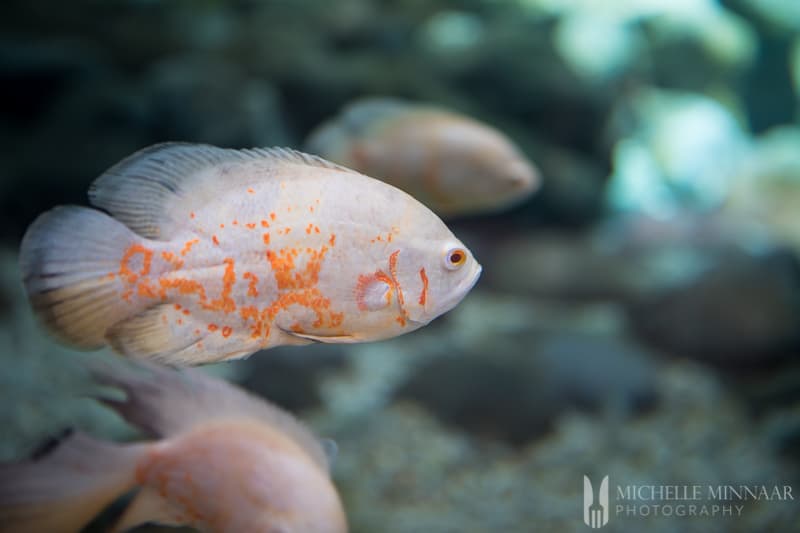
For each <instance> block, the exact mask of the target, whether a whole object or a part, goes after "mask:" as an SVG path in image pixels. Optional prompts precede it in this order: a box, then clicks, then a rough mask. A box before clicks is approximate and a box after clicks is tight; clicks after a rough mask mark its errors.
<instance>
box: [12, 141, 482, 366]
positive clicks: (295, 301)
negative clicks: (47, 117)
mask: <svg viewBox="0 0 800 533" xmlns="http://www.w3.org/2000/svg"><path fill="white" fill-rule="evenodd" d="M89 195H90V199H91V202H92V203H93V204H94V205H95V206H96V207H98V208H102V209H105V210H107V211H108V212H109V213H111V215H112V216H113V218H112V217H111V216H108V215H106V214H105V213H103V212H101V211H97V210H94V209H89V208H83V207H59V208H56V209H53V210H51V211H49V212H47V213H44V214H43V215H41V216H40V217H39V218H38V219H37V220H36V221H35V222H34V223H33V224H32V225H31V227H30V228H29V229H28V231H27V233H26V235H25V237H24V239H23V242H22V246H21V254H20V266H21V271H22V274H23V278H24V283H25V288H26V290H27V293H28V296H29V298H30V301H31V302H32V304H33V307H34V308H35V310H36V311H37V312H38V314H39V315H40V316H41V317H42V318H43V320H44V322H45V323H46V324H47V325H48V326H49V327H50V329H51V330H52V331H54V332H55V333H56V334H57V335H58V336H59V337H60V338H61V339H63V340H65V341H66V342H67V343H69V344H72V345H75V346H78V347H83V348H96V347H99V346H102V345H104V344H106V343H110V344H111V346H112V347H113V348H115V349H116V350H117V351H119V352H122V353H124V354H127V355H134V356H143V357H152V358H155V359H159V360H161V361H166V362H169V363H179V364H200V363H207V362H212V361H218V360H222V359H231V358H237V357H243V356H246V355H248V354H251V353H253V352H255V351H257V350H259V349H263V348H269V347H273V346H277V345H282V344H307V343H309V342H313V341H317V342H361V341H370V340H378V339H385V338H388V337H393V336H396V335H400V334H402V333H406V332H408V331H412V330H414V329H417V328H419V327H421V326H423V325H424V324H427V323H428V322H429V321H431V320H432V319H434V318H435V317H436V316H438V315H440V314H441V313H444V312H445V311H448V310H449V309H451V308H452V307H453V306H455V305H456V304H457V303H458V302H459V301H460V300H461V299H462V298H463V297H464V296H465V295H466V293H467V292H468V291H469V290H470V288H472V286H473V285H474V284H475V282H476V281H477V279H478V276H479V275H480V272H481V267H480V265H479V264H478V262H477V261H476V260H475V259H474V258H473V257H472V254H471V253H470V252H469V250H467V248H466V247H465V246H464V245H463V244H462V243H461V242H460V241H459V240H458V239H456V237H455V236H454V235H453V234H452V233H451V232H450V231H449V230H448V229H447V227H446V226H445V225H444V223H442V221H441V220H440V219H439V218H438V217H437V216H436V215H434V214H433V213H432V212H431V211H430V210H429V209H427V208H426V207H425V206H423V205H422V204H420V203H419V202H417V201H416V200H414V199H413V198H412V197H410V196H409V195H407V194H406V193H404V192H402V191H400V190H398V189H396V188H394V187H391V186H389V185H387V184H385V183H383V182H380V181H378V180H374V179H371V178H368V177H366V176H363V175H361V174H358V173H356V172H353V171H351V170H349V169H346V168H344V167H340V166H338V165H334V164H332V163H329V162H327V161H325V160H322V159H320V158H317V157H314V156H308V155H305V154H302V153H300V152H295V151H292V150H283V149H266V150H241V151H238V150H225V149H221V148H215V147H213V146H208V145H189V144H165V145H156V146H153V147H150V148H148V149H145V150H142V151H141V152H138V153H136V154H134V155H132V156H131V157H129V158H127V159H125V160H124V161H122V162H121V163H119V164H118V165H116V166H115V167H113V168H111V169H110V170H109V171H108V172H106V173H105V174H104V175H103V176H101V177H100V178H99V179H98V180H97V181H96V182H95V183H94V184H93V185H92V188H91V190H90V192H89Z"/></svg>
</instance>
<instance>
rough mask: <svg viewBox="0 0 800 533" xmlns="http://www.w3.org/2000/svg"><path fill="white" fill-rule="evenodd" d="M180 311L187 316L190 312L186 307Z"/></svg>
mask: <svg viewBox="0 0 800 533" xmlns="http://www.w3.org/2000/svg"><path fill="white" fill-rule="evenodd" d="M181 313H183V314H184V315H186V316H189V315H190V314H191V313H192V312H191V311H189V310H188V309H184V310H183V311H181Z"/></svg>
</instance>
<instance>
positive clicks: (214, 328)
mask: <svg viewBox="0 0 800 533" xmlns="http://www.w3.org/2000/svg"><path fill="white" fill-rule="evenodd" d="M218 329H219V326H217V325H216V324H209V325H208V331H212V332H213V331H217V330H218Z"/></svg>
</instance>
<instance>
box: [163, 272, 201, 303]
mask: <svg viewBox="0 0 800 533" xmlns="http://www.w3.org/2000/svg"><path fill="white" fill-rule="evenodd" d="M158 283H159V285H161V289H160V291H159V296H160V297H161V299H162V300H165V299H166V298H167V291H168V290H170V289H177V290H178V293H179V294H184V295H188V294H196V295H197V296H199V298H200V301H201V302H204V301H205V300H206V289H205V287H203V285H202V284H200V283H198V282H196V281H194V280H191V279H185V278H178V279H164V278H161V279H159V280H158Z"/></svg>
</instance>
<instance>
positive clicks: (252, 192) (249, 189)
mask: <svg viewBox="0 0 800 533" xmlns="http://www.w3.org/2000/svg"><path fill="white" fill-rule="evenodd" d="M247 192H249V193H250V194H255V192H256V191H254V190H253V189H251V188H248V189H247Z"/></svg>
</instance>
